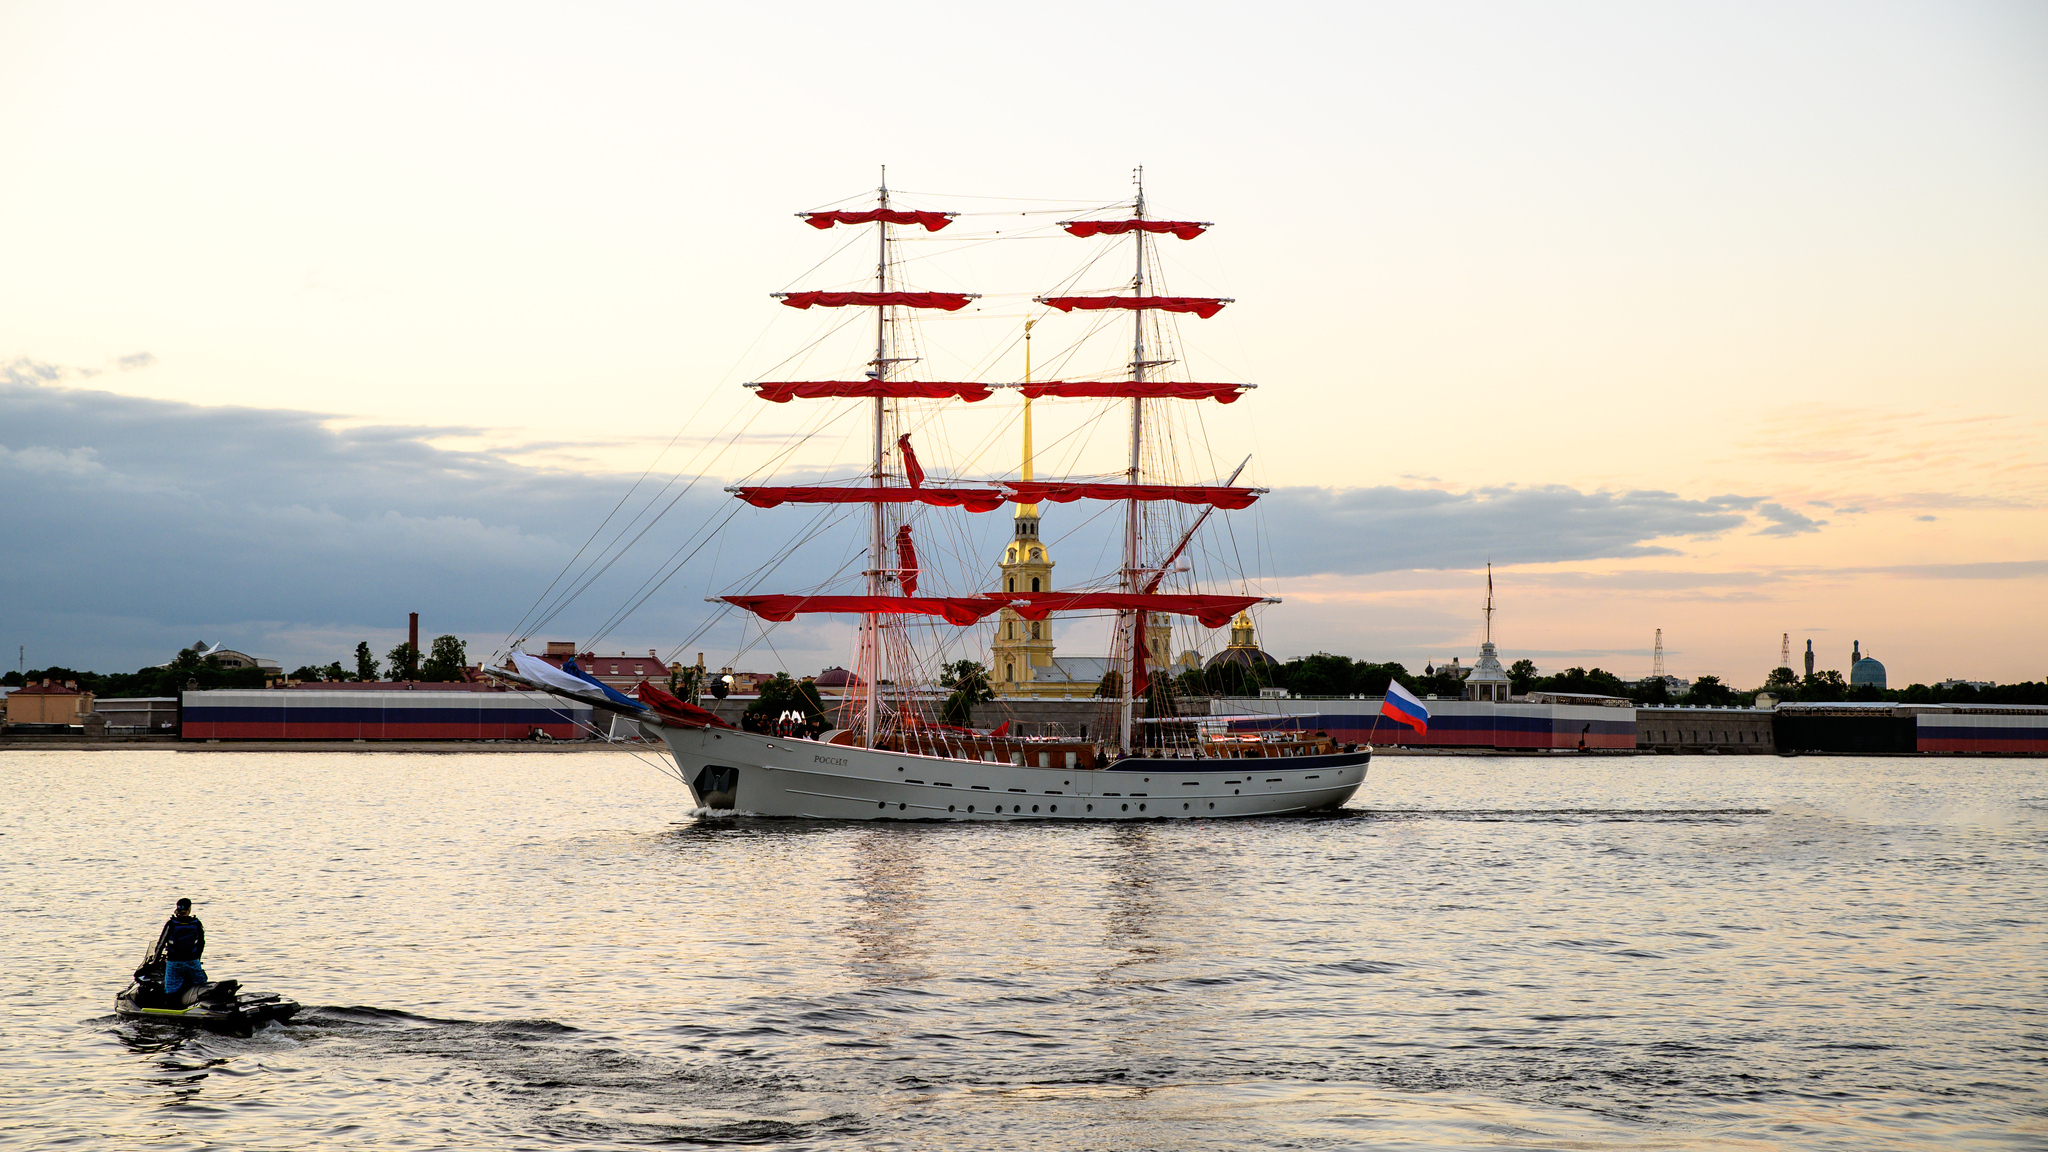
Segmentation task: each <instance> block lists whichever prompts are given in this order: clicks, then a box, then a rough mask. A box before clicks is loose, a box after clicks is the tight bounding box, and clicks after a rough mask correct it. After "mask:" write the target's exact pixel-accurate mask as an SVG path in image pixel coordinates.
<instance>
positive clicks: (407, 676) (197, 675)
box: [0, 636, 469, 700]
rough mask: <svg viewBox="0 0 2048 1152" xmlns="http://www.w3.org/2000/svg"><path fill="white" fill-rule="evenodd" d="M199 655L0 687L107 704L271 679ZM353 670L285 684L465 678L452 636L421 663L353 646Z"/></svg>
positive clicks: (48, 672)
mask: <svg viewBox="0 0 2048 1152" xmlns="http://www.w3.org/2000/svg"><path fill="white" fill-rule="evenodd" d="M200 652H201V650H200V648H199V647H198V646H196V645H195V646H193V647H191V648H184V649H180V650H179V652H178V654H177V655H176V656H174V657H172V658H171V661H170V663H168V664H162V665H157V666H153V667H149V668H140V669H137V670H136V671H134V672H110V673H100V672H89V671H81V670H79V669H75V668H66V667H63V666H61V665H52V666H51V667H48V668H37V669H32V670H30V671H28V672H26V673H23V672H9V673H7V674H6V675H4V676H0V685H5V686H6V687H9V688H19V687H22V686H23V685H25V684H40V683H42V682H43V681H44V680H48V681H50V682H51V683H52V684H64V683H74V684H77V685H78V687H79V688H80V689H81V690H83V691H86V692H91V693H92V694H93V695H95V696H98V697H101V698H103V699H110V700H112V699H120V698H122V697H135V696H176V695H177V694H178V693H180V692H182V691H184V690H185V689H186V688H187V687H193V688H201V689H211V688H261V687H263V686H264V685H265V684H267V683H268V682H269V681H270V680H271V679H272V678H273V677H274V676H275V675H276V673H274V672H266V671H265V670H263V669H261V668H229V667H227V666H226V665H224V664H222V663H221V661H220V657H219V656H214V655H204V656H202V655H201V654H200ZM353 664H354V666H353V667H352V668H344V667H343V666H342V663H341V661H339V660H336V661H333V662H331V663H329V664H327V665H325V666H324V667H319V666H315V665H311V664H306V665H301V666H300V667H299V668H298V670H297V671H294V672H292V673H291V674H290V677H289V678H290V679H293V680H302V681H330V682H339V681H357V682H365V683H367V682H372V681H376V680H378V679H379V675H378V673H379V671H380V669H382V670H385V671H388V673H389V679H391V680H415V681H419V682H422V683H429V684H434V683H454V682H458V681H462V680H466V679H468V677H469V653H468V648H467V646H466V645H464V644H463V642H462V641H461V640H459V639H457V638H455V637H453V636H437V637H435V638H434V641H433V644H432V646H431V647H430V648H429V650H428V652H427V656H426V658H425V659H424V660H423V659H421V658H420V651H419V649H418V648H416V647H414V646H413V644H412V643H411V642H410V641H405V642H401V643H400V644H399V645H398V646H397V647H396V648H393V649H392V650H391V651H389V652H387V653H385V654H384V662H382V663H380V662H379V661H378V660H377V658H376V657H375V656H374V655H373V654H372V653H371V651H370V645H369V644H368V643H367V642H364V643H358V644H357V645H356V651H355V657H354V661H353Z"/></svg>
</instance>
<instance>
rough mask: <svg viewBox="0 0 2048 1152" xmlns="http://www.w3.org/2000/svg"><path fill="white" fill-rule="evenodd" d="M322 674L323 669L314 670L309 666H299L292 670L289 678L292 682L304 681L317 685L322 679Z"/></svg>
mask: <svg viewBox="0 0 2048 1152" xmlns="http://www.w3.org/2000/svg"><path fill="white" fill-rule="evenodd" d="M323 674H324V670H323V669H320V668H315V667H314V666H313V665H311V664H301V665H299V666H298V667H297V668H295V669H293V670H292V674H291V678H292V679H293V680H305V681H313V682H316V683H317V682H318V681H319V680H321V679H322V678H323Z"/></svg>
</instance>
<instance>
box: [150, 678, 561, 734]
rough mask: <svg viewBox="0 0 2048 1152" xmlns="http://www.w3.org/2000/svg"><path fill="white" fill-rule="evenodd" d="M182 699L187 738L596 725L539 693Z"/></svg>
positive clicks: (258, 693) (281, 693) (194, 695)
mask: <svg viewBox="0 0 2048 1152" xmlns="http://www.w3.org/2000/svg"><path fill="white" fill-rule="evenodd" d="M184 704H185V724H184V730H183V733H182V734H183V736H184V738H185V739H187V740H524V739H526V738H528V737H529V736H531V735H532V734H533V731H534V730H535V729H536V728H537V729H539V730H540V731H542V732H545V733H547V734H548V735H549V736H552V737H553V738H555V739H557V740H579V739H584V738H587V737H588V736H589V735H590V724H591V709H590V708H589V706H587V705H576V704H571V703H569V702H567V701H563V700H559V699H557V698H555V697H553V696H549V695H547V694H545V693H541V692H436V691H433V690H431V689H414V690H411V691H407V690H404V689H398V690H394V691H388V692H385V691H362V692H320V691H310V692H301V691H293V690H290V689H262V688H255V689H221V690H218V691H212V692H197V691H195V692H187V693H185V694H184Z"/></svg>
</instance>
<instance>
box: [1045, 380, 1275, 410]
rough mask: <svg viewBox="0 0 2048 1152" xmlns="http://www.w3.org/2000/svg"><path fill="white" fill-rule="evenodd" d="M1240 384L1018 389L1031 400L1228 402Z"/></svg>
mask: <svg viewBox="0 0 2048 1152" xmlns="http://www.w3.org/2000/svg"><path fill="white" fill-rule="evenodd" d="M1243 387H1244V385H1243V384H1191V383H1188V382H1186V381H1182V380H1047V381H1045V382H1044V383H1036V382H1034V383H1031V384H1025V385H1023V386H1022V387H1021V388H1020V389H1019V391H1021V392H1023V393H1024V395H1026V396H1028V397H1030V398H1031V399H1033V400H1037V399H1040V398H1042V397H1046V396H1064V397H1070V398H1071V397H1083V398H1091V399H1092V398H1104V397H1107V398H1113V399H1126V398H1129V397H1134V396H1135V397H1137V398H1139V399H1141V400H1214V401H1216V402H1217V403H1218V404H1230V403H1233V402H1235V401H1236V400H1237V398H1238V396H1239V395H1240V393H1239V392H1238V389H1240V388H1243Z"/></svg>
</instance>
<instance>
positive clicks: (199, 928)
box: [162, 916, 206, 960]
mask: <svg viewBox="0 0 2048 1152" xmlns="http://www.w3.org/2000/svg"><path fill="white" fill-rule="evenodd" d="M162 946H163V951H164V959H166V960H197V959H199V956H200V953H202V952H205V951H206V926H205V925H204V924H201V923H200V922H199V917H197V916H173V917H171V918H170V920H169V921H167V922H165V924H164V934H163V937H162Z"/></svg>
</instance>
